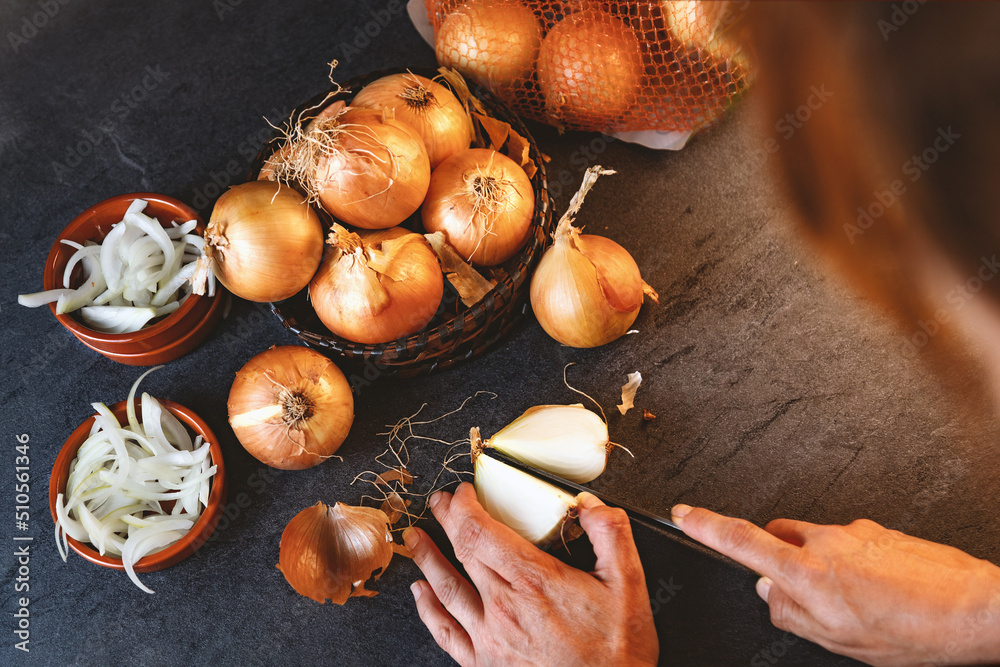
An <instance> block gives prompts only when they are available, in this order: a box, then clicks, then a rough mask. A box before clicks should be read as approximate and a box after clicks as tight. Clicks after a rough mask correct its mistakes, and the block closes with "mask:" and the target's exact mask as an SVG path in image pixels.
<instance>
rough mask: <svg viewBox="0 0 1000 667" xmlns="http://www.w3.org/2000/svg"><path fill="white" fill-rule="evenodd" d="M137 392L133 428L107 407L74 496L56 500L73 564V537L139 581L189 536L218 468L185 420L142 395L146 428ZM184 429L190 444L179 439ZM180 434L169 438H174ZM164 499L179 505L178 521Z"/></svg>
mask: <svg viewBox="0 0 1000 667" xmlns="http://www.w3.org/2000/svg"><path fill="white" fill-rule="evenodd" d="M158 368H162V366H158V367H157V368H153V369H150V370H149V371H146V373H143V374H142V375H141V376H140V377H139V379H138V380H136V381H135V383H134V384H133V385H132V388H131V390H130V392H129V408H128V428H123V427H122V426H121V424H119V422H118V420H117V419H116V418H115V416H114V415H113V414H112V413H111V411H110V410H109V409H108V408H107V406H105V405H104V404H103V403H94V404H93V407H94V409H95V410H96V411H97V415H96V417H95V420H94V428H93V429H92V430H91V434H90V436H89V437H88V438H87V439H86V440H85V441H84V443H83V444H82V445H81V446H80V448H79V450H78V451H77V456H76V458H75V459H74V461H73V463H72V464H71V466H70V470H69V476H68V477H67V480H66V493H65V494H63V493H60V494H58V495H57V497H56V517H57V518H56V527H55V534H56V545H57V547H58V548H59V554H60V556H62V558H63V560H64V561H65V560H66V558H67V555H68V549H67V547H68V544H67V541H66V538H67V537H72V538H73V539H75V540H78V541H80V542H89V543H91V544H93V545H94V546H95V547H96V548H97V550H98V553H100V554H101V555H102V556H103V555H105V554H110V555H113V556H119V557H121V559H122V565H123V566H124V568H125V572H126V573H127V574H128V577H129V579H130V580H131V581H132V583H134V584H135V585H136V586H138V587H139V588H140V589H141V590H143V591H145V592H147V593H152V592H153V591H152V590H150V589H149V588H148V587H146V586H145V585H143V583H142V582H141V581H139V578H138V576H137V575H136V573H135V564H136V563H137V562H138V561H139V560H140V559H142V558H143V557H144V556H146V555H148V554H150V553H153V552H155V551H159V550H161V549H165V548H166V547H168V546H170V545H172V544H174V543H175V542H177V541H178V540H179V539H181V538H182V537H184V535H186V534H187V532H188V531H189V530H191V528H192V527H193V526H194V524H195V522H197V521H198V519H199V518H200V516H201V512H202V510H203V509H204V507H205V506H206V504H207V500H208V490H209V486H210V484H211V478H212V477H213V476H214V475H215V473H216V471H217V469H218V468H217V466H215V465H212V464H211V462H210V460H209V445H208V443H205V442H204V441H203V440H202V437H201V436H200V435H199V436H197V437H196V438H194V440H192V439H191V436H190V434H189V433H187V431H186V429H185V428H184V426H183V425H182V424H180V422H179V421H178V420H177V418H176V417H175V416H174V415H173V414H171V413H170V412H169V411H168V410H164V409H163V406H162V405H161V404H160V402H159V401H157V400H156V399H155V398H153V397H152V396H150V395H149V394H147V393H143V394H142V421H141V423H140V421H139V420H138V418H137V416H136V414H135V409H134V406H133V399H134V397H135V394H136V391H137V389H138V387H139V383H140V382H142V379H143V378H144V377H146V375H148V374H149V373H151V372H153V371H154V370H157V369H158ZM179 430H183V431H184V436H183V437H177V436H176V435H173V434H177V433H178V432H179ZM167 432H169V433H171V434H172V435H171V436H170V437H168V436H167V435H166V433H167ZM161 500H173V501H175V503H174V506H173V509H172V510H171V513H170V514H167V513H166V512H165V511H164V509H163V507H162V506H161V505H160V501H161Z"/></svg>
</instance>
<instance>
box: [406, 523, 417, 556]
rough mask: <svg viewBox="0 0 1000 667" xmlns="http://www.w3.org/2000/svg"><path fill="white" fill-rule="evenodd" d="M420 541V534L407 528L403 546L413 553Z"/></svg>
mask: <svg viewBox="0 0 1000 667" xmlns="http://www.w3.org/2000/svg"><path fill="white" fill-rule="evenodd" d="M419 541H420V533H418V532H417V531H415V530H413V529H412V528H407V529H406V530H404V531H403V544H405V545H406V548H407V549H409V550H410V551H413V549H414V547H416V546H417V542H419Z"/></svg>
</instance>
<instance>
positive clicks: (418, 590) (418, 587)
mask: <svg viewBox="0 0 1000 667" xmlns="http://www.w3.org/2000/svg"><path fill="white" fill-rule="evenodd" d="M423 584H424V582H422V581H414V582H413V583H412V584H410V592H411V593H413V601H414V602H416V601H417V600H419V599H420V596H421V595H423V594H424V585H423Z"/></svg>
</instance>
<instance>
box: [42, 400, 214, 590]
mask: <svg viewBox="0 0 1000 667" xmlns="http://www.w3.org/2000/svg"><path fill="white" fill-rule="evenodd" d="M160 403H161V404H162V405H163V407H164V408H166V409H167V410H169V411H170V412H171V413H173V415H174V416H175V417H177V418H178V419H179V420H180V421H181V423H182V424H184V425H185V426H187V427H188V429H189V430H190V431H192V432H193V433H194V434H196V435H200V436H201V437H203V438H204V439H205V442H208V443H209V452H210V454H211V457H212V463H213V464H215V465H216V466H218V470H217V471H216V473H215V475H214V476H213V477H212V485H211V486H212V488H211V490H210V491H209V494H208V506H207V507H206V508H205V510H204V512H202V515H201V518H199V519H198V521H197V522H196V523H195V524H194V527H193V528H191V530H190V531H188V534H187V535H185V536H184V537H183V538H182V539H180V540H178V541H177V542H175V543H174V544H172V545H171V546H169V547H167V548H166V549H164V550H162V551H158V552H156V553H153V554H149V555H148V556H145V557H143V558H141V559H139V561H138V562H137V563H136V564H135V571H136V572H155V571H157V570H162V569H164V568H167V567H170V566H171V565H174V564H176V563H179V562H180V561H182V560H184V559H185V558H187V557H188V556H190V555H191V554H193V553H194V552H195V551H196V550H197V549H198V547H200V546H201V545H203V544H204V543H205V542H206V541H208V538H209V537H210V536H211V534H212V531H214V530H215V526H216V525H217V524H218V523H219V519H221V518H222V509H223V507H224V505H225V502H226V467H225V465H224V464H223V462H222V448H221V447H220V446H219V441H218V440H217V439H216V437H215V434H214V433H212V429H210V428H209V427H208V424H206V423H205V422H204V421H202V419H201V417H199V416H198V415H196V414H195V413H194V412H192V411H191V410H190V409H188V408H186V407H184V406H183V405H179V404H177V403H174V402H173V401H165V400H160ZM127 405H128V403H127V401H121V402H119V403H116V404H115V405H113V406H111V412H113V413H114V415H115V417H117V418H118V421H119V422H120V423H126V421H127V420H128V416H127V412H126V409H127ZM136 409H137V410H138V409H139V401H138V399H137V400H136ZM93 424H94V417H90V418H88V419H87V420H86V421H85V422H83V423H82V424H80V426H79V427H78V428H77V429H76V430H75V431H73V434H72V435H70V436H69V438H68V439H67V440H66V443H65V444H64V445H63V446H62V449H61V450H59V455H58V456H57V457H56V462H55V465H53V466H52V477H51V478H50V479H49V510H50V511H51V513H52V520H53V521H55V520H56V496H58V495H59V494H60V493H62V494H63V495H64V496H65V492H66V480H67V479H68V478H69V468H70V464H72V463H73V460H74V459H76V453H77V451H78V450H79V449H80V446H81V445H83V443H84V441H86V440H87V438H88V436H89V435H90V429H91V427H92V426H93ZM67 541H68V542H69V546H70V548H71V549H72V550H73V551H75V552H76V553H78V554H80V555H81V556H83V557H84V558H85V559H87V560H89V561H90V562H91V563H97V564H98V565H103V566H104V567H110V568H112V569H114V570H124V569H125V566H124V565H123V564H122V559H121V558H116V557H114V556H102V555H100V554H99V553H98V552H97V549H95V548H93V547H92V546H91V545H90V544H85V543H83V542H79V541H77V540H74V539H73V538H72V537H67Z"/></svg>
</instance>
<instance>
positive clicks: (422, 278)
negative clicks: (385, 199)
mask: <svg viewBox="0 0 1000 667" xmlns="http://www.w3.org/2000/svg"><path fill="white" fill-rule="evenodd" d="M328 243H329V244H330V248H329V249H328V251H327V253H326V256H325V257H324V259H323V263H322V265H321V266H320V268H319V271H317V272H316V276H315V277H314V278H313V279H312V282H310V283H309V300H310V301H311V302H312V305H313V308H314V309H315V310H316V314H317V315H319V318H320V320H321V321H322V322H323V324H325V325H326V327H327V328H328V329H329V330H330V331H332V332H333V333H334V334H336V335H338V336H341V337H343V338H346V339H348V340H352V341H355V342H358V343H387V342H390V341H393V340H397V339H399V338H403V337H404V336H409V335H410V334H413V333H416V332H417V331H420V330H421V329H423V328H424V327H425V326H426V325H427V323H428V322H430V321H431V319H432V318H433V317H434V314H435V313H436V312H437V309H438V306H440V304H441V297H442V296H443V295H444V278H443V276H442V274H441V268H440V266H439V265H438V260H437V258H436V257H435V255H434V253H433V251H432V250H431V248H430V246H429V245H428V243H427V241H426V239H424V238H423V237H422V236H421V235H420V234H416V233H413V232H410V231H408V230H406V229H403V228H401V227H393V228H391V229H385V230H377V231H369V232H361V233H360V234H356V233H353V232H350V231H348V230H347V229H346V228H344V227H342V226H340V225H338V224H336V223H334V225H333V228H332V230H331V231H330V236H329V239H328Z"/></svg>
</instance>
